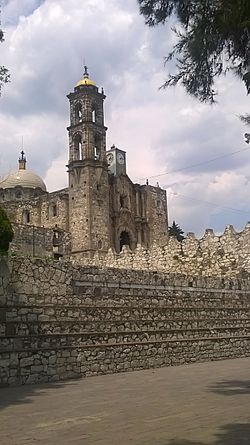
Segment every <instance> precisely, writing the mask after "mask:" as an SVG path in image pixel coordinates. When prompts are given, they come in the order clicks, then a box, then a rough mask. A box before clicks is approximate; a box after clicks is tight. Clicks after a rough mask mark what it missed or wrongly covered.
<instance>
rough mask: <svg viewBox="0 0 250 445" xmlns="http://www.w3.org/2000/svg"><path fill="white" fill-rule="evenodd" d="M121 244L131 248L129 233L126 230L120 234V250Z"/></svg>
mask: <svg viewBox="0 0 250 445" xmlns="http://www.w3.org/2000/svg"><path fill="white" fill-rule="evenodd" d="M123 246H129V247H130V248H131V245H130V237H129V233H128V232H127V231H126V230H123V231H122V232H121V234H120V252H121V251H122V248H123Z"/></svg>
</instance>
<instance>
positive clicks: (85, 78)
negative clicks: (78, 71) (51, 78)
mask: <svg viewBox="0 0 250 445" xmlns="http://www.w3.org/2000/svg"><path fill="white" fill-rule="evenodd" d="M81 85H92V86H95V82H94V81H93V80H91V79H90V78H89V73H88V68H87V67H86V66H85V67H84V73H83V78H82V79H81V80H79V82H77V84H76V87H80V86H81Z"/></svg>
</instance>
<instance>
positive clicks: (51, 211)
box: [50, 204, 58, 217]
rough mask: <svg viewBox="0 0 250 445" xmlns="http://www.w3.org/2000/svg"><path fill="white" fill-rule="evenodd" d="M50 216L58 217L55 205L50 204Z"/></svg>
mask: <svg viewBox="0 0 250 445" xmlns="http://www.w3.org/2000/svg"><path fill="white" fill-rule="evenodd" d="M50 216H52V217H54V216H58V208H57V205H56V204H51V206H50Z"/></svg>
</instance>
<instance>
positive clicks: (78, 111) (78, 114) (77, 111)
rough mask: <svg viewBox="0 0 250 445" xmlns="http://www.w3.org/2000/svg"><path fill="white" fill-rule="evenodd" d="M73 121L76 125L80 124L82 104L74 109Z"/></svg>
mask: <svg viewBox="0 0 250 445" xmlns="http://www.w3.org/2000/svg"><path fill="white" fill-rule="evenodd" d="M75 120H76V123H78V122H82V104H79V103H78V104H76V107H75Z"/></svg>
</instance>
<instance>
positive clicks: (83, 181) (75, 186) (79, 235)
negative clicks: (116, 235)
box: [67, 66, 110, 253]
mask: <svg viewBox="0 0 250 445" xmlns="http://www.w3.org/2000/svg"><path fill="white" fill-rule="evenodd" d="M67 97H68V99H69V102H70V126H69V127H68V128H67V130H68V133H69V163H68V174H69V229H70V232H71V235H72V253H77V252H93V253H94V252H95V251H97V250H99V251H103V252H106V251H107V250H108V248H109V246H110V235H109V182H108V165H107V160H106V131H107V128H106V127H105V125H104V110H103V103H104V99H105V97H106V96H105V95H104V91H103V89H102V90H101V91H99V90H98V87H97V86H96V85H95V83H94V82H93V81H92V80H91V79H90V78H89V74H88V70H87V67H86V66H85V67H84V74H83V78H82V79H81V80H80V81H79V82H78V83H77V85H76V86H75V88H74V92H72V93H70V94H69V95H68V96H67Z"/></svg>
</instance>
